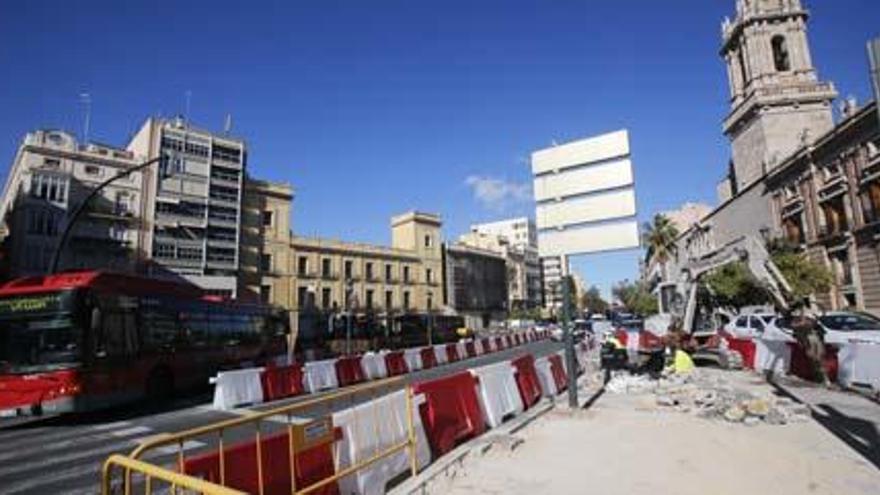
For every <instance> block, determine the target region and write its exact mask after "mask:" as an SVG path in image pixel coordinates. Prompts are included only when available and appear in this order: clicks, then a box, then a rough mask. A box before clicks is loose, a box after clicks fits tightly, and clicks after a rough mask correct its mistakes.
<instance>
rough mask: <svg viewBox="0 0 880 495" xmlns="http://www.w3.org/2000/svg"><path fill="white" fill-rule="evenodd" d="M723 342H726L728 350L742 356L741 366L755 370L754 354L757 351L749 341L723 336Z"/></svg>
mask: <svg viewBox="0 0 880 495" xmlns="http://www.w3.org/2000/svg"><path fill="white" fill-rule="evenodd" d="M725 340H726V341H727V348H728V349H730V350H731V351H736V352H738V353H739V355H740V356H742V360H743V366H745V367H746V368H749V369H755V354H756V353H757V350H758V349H757V346H756V345H755V343H754V342H752V340H751V339H738V338H736V337H733V336H730V335H727V336H725Z"/></svg>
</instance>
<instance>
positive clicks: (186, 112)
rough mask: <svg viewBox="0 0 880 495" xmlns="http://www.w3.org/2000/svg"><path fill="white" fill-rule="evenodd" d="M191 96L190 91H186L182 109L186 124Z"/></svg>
mask: <svg viewBox="0 0 880 495" xmlns="http://www.w3.org/2000/svg"><path fill="white" fill-rule="evenodd" d="M192 94H193V92H192V91H190V90H186V108H185V109H184V113H183V118H184V119H186V121H187V122H189V106H190V100H192Z"/></svg>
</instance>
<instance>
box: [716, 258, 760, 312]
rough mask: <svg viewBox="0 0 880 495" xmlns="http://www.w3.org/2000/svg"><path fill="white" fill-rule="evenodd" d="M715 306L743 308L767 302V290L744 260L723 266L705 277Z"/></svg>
mask: <svg viewBox="0 0 880 495" xmlns="http://www.w3.org/2000/svg"><path fill="white" fill-rule="evenodd" d="M703 282H704V283H705V284H706V286H707V287H708V288H709V290H710V292H711V295H712V297H711V299H712V303H713V305H715V306H720V307H728V308H741V307H743V306H754V305H760V304H767V303H768V302H769V301H770V298H769V297H768V294H767V291H766V290H764V288H763V287H762V286H761V284H760V282H758V280H757V279H755V277H754V276H752V274H751V272H750V271H749V269H748V268H747V267H746V265H745V264H743V263H742V262H739V261H738V262H736V263H730V264H727V265H724V266H721V267H719V268H717V269H715V270H713V271H712V272H710V273H707V274H706V275H705V276H704V277H703Z"/></svg>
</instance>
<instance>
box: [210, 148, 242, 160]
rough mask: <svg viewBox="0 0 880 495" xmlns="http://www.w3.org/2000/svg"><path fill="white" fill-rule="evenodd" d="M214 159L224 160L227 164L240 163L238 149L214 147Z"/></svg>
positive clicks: (239, 151)
mask: <svg viewBox="0 0 880 495" xmlns="http://www.w3.org/2000/svg"><path fill="white" fill-rule="evenodd" d="M214 158H217V159H219V160H226V161H228V162H235V163H239V162H240V161H241V150H240V149H238V148H230V147H228V146H223V145H219V144H215V145H214Z"/></svg>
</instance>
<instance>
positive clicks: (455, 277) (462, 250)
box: [443, 243, 509, 330]
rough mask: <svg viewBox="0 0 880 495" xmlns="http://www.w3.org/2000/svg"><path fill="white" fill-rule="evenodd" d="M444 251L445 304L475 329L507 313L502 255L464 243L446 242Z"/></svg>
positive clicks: (505, 274)
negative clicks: (448, 243)
mask: <svg viewBox="0 0 880 495" xmlns="http://www.w3.org/2000/svg"><path fill="white" fill-rule="evenodd" d="M443 254H444V273H443V277H444V279H443V280H444V285H445V290H444V294H445V297H446V300H445V301H444V303H445V305H446V306H448V307H449V308H450V309H451V310H453V311H455V313H457V314H459V315H461V316H463V317H464V319H465V324H466V325H467V326H468V327H469V328H471V329H474V330H481V329H486V328H488V327H490V326H491V325H492V323H493V322H496V323H497V322H499V321H500V320H503V319H504V318H506V316H507V311H508V309H509V308H508V306H507V305H508V297H507V287H508V284H507V262H506V260H505V259H504V257H503V256H501V255H499V254H497V253H495V252H493V251H490V250H488V249H481V248H478V247H474V246H468V245H466V244H461V243H455V244H450V245H447V246H446V248H445V249H444V251H443Z"/></svg>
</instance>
